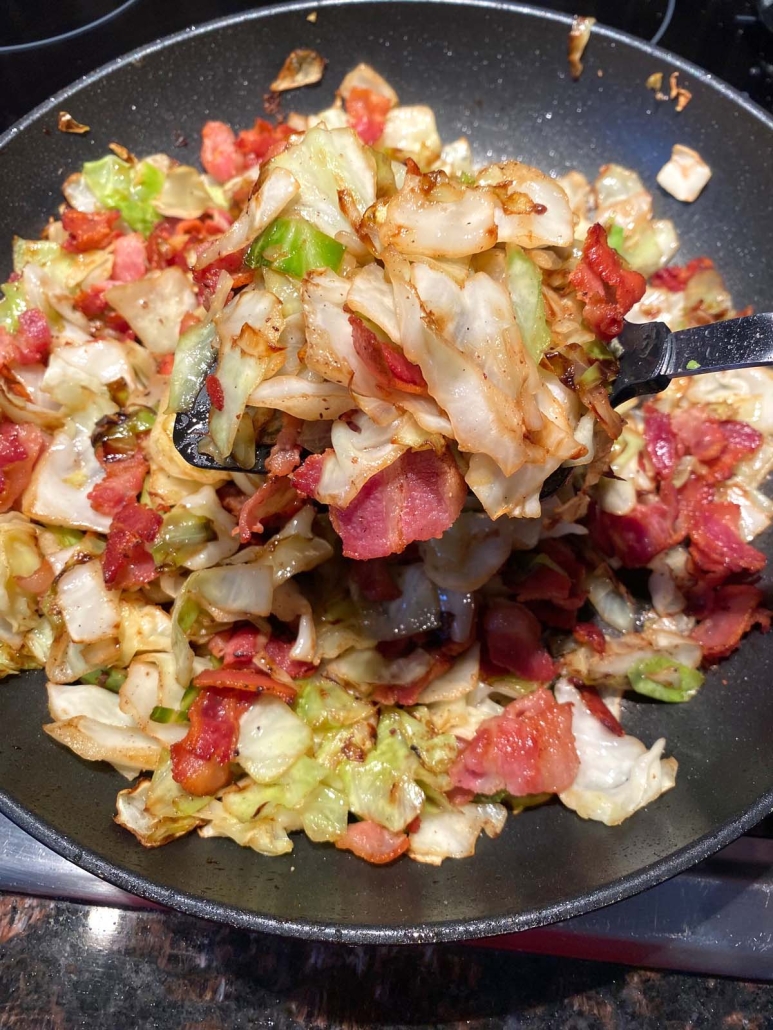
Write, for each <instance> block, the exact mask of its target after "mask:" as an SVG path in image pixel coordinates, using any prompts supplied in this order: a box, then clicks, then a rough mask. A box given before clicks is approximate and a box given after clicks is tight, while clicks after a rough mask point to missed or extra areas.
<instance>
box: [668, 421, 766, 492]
mask: <svg viewBox="0 0 773 1030" xmlns="http://www.w3.org/2000/svg"><path fill="white" fill-rule="evenodd" d="M672 422H673V428H674V432H675V434H676V436H677V438H678V441H679V443H680V444H681V446H682V447H683V448H684V450H685V451H686V452H687V453H688V454H692V455H693V457H695V458H697V460H698V461H699V462H700V463H701V465H702V466H704V467H703V468H701V469H697V470H696V472H697V474H698V475H699V476H700V477H701V478H702V479H704V480H706V482H709V483H720V482H722V481H724V480H725V479H729V478H730V476H731V475H732V474H733V471H734V470H735V467H736V465H737V464H738V463H739V461H743V460H744V458H748V457H750V456H751V455H752V454H754V452H755V451H757V450H758V449H759V447H760V446H761V445H762V434H761V433H759V432H758V431H757V430H756V429H755V428H754V426H750V425H749V423H748V422H738V421H735V420H733V419H725V420H723V421H720V420H719V419H716V418H714V417H713V416H712V415H710V414H709V413H708V412H706V411H705V409H703V408H701V407H694V408H690V409H689V410H686V411H680V412H677V413H676V414H675V415H674V416H673V419H672Z"/></svg>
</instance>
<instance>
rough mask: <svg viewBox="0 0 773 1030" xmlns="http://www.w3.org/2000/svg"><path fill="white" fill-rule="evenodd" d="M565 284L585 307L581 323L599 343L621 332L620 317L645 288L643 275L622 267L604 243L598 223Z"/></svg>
mask: <svg viewBox="0 0 773 1030" xmlns="http://www.w3.org/2000/svg"><path fill="white" fill-rule="evenodd" d="M569 282H570V283H571V284H572V286H573V287H574V289H575V290H576V292H577V295H578V297H579V298H580V300H581V301H582V302H583V304H584V305H585V307H584V310H583V317H584V318H585V321H586V322H587V323H588V325H589V326H590V327H591V329H593V331H594V332H595V333H596V335H597V336H599V338H600V339H602V340H612V339H614V337H615V336H617V335H618V334H619V333H620V332H621V331H622V328H623V316H624V315H626V314H627V313H628V312H629V311H630V310H631V308H632V307H633V306H634V304H636V303H637V301H640V300H641V299H642V297H643V296H644V291H645V289H646V288H647V282H646V280H645V278H644V276H643V275H640V274H639V273H638V272H634V271H633V270H631V269H628V268H623V266H622V264H621V261H620V255H619V254H618V253H617V251H614V250H612V248H611V247H610V246H609V244H608V243H607V233H606V229H604V227H603V226H602V225H599V223H598V222H597V223H596V224H595V225H592V226H591V227H590V229H589V230H588V235H587V237H586V238H585V245H584V246H583V249H582V258H581V259H580V263H579V264H578V265H577V267H576V268H575V270H574V271H573V272H572V274H571V276H570V277H569Z"/></svg>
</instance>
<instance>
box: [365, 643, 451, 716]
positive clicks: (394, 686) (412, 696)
mask: <svg viewBox="0 0 773 1030" xmlns="http://www.w3.org/2000/svg"><path fill="white" fill-rule="evenodd" d="M453 664H454V662H453V659H452V658H449V657H448V655H444V654H436V655H433V657H432V664H431V665H430V667H429V669H427V671H426V672H425V673H424V675H423V676H419V678H418V679H415V680H413V682H412V683H379V684H378V686H377V687H376V689H375V690H374V691H373V698H374V699H375V700H376V701H379V702H380V703H381V704H383V705H407V706H410V705H415V704H416V702H417V701H418V699H419V695H420V694H421V693H422V691H423V690H424V689H425V687H428V686H429V685H430V683H432V682H433V681H434V680H436V679H437V678H438V676H442V675H443V673H445V672H448V670H449V669H450V668H451V666H452V665H453Z"/></svg>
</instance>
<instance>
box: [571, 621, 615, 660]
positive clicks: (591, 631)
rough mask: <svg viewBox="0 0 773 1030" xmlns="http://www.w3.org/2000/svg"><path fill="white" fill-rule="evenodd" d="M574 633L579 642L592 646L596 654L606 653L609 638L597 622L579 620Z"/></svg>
mask: <svg viewBox="0 0 773 1030" xmlns="http://www.w3.org/2000/svg"><path fill="white" fill-rule="evenodd" d="M573 635H574V639H575V640H576V641H577V643H578V644H583V645H585V646H587V647H590V648H592V649H593V650H594V651H595V652H596V654H604V652H605V651H606V649H607V638H606V637H605V636H604V633H603V630H601V629H600V628H599V627H598V626H597V625H596V624H595V622H578V623H577V625H576V626H575V627H574V631H573Z"/></svg>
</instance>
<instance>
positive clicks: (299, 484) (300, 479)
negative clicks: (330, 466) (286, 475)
mask: <svg viewBox="0 0 773 1030" xmlns="http://www.w3.org/2000/svg"><path fill="white" fill-rule="evenodd" d="M332 453H333V451H332V449H331V448H328V450H327V451H325V453H324V454H310V455H309V456H308V458H307V459H306V460H305V461H304V463H303V464H302V465H301V467H300V468H299V469H296V471H295V472H293V473H292V475H291V476H290V479H291V480H292V483H293V486H294V487H295V489H296V490H297V491H298V493H301V494H303V496H304V497H313V496H314V494H315V492H316V489H317V487H318V486H319V481H320V479H321V478H322V469H323V468H324V465H325V458H327V456H328V455H330V454H332Z"/></svg>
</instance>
